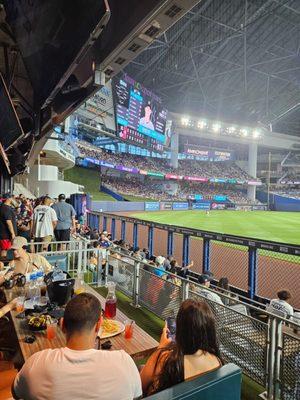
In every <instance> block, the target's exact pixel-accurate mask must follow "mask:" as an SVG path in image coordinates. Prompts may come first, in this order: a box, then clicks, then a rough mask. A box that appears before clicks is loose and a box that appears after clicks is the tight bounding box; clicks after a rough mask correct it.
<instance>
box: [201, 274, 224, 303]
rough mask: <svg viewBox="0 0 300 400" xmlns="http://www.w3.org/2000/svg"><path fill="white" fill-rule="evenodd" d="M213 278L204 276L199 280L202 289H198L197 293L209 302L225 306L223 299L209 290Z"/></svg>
mask: <svg viewBox="0 0 300 400" xmlns="http://www.w3.org/2000/svg"><path fill="white" fill-rule="evenodd" d="M211 280H212V278H211V277H210V276H208V275H205V274H202V275H200V276H199V278H198V282H199V283H200V285H201V287H198V288H197V293H199V294H200V295H201V296H204V297H205V298H207V299H208V300H212V301H215V302H216V303H219V304H223V302H222V300H221V297H220V296H219V295H217V293H215V292H213V291H210V290H207V288H209V287H210V282H211Z"/></svg>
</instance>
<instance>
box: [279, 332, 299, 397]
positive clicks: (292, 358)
mask: <svg viewBox="0 0 300 400" xmlns="http://www.w3.org/2000/svg"><path fill="white" fill-rule="evenodd" d="M280 382H281V385H280V389H281V399H282V400H298V399H300V339H299V337H298V338H297V337H295V336H293V335H290V334H287V333H284V334H283V338H282V356H281V371H280Z"/></svg>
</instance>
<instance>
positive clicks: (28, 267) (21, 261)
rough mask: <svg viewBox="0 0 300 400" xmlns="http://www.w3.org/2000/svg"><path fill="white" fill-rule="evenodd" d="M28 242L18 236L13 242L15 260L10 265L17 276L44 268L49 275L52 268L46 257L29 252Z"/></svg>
mask: <svg viewBox="0 0 300 400" xmlns="http://www.w3.org/2000/svg"><path fill="white" fill-rule="evenodd" d="M27 246H28V242H27V240H26V239H25V238H24V237H22V236H16V237H15V238H14V240H13V242H12V246H11V248H12V249H13V250H14V259H13V260H12V261H11V262H10V263H9V265H10V266H11V267H12V268H14V272H15V274H19V273H20V274H24V275H25V274H27V273H29V272H32V271H35V270H38V269H40V268H42V269H43V270H44V273H45V274H47V273H48V272H50V271H51V270H52V266H51V265H50V264H49V262H48V261H47V260H46V258H45V257H43V256H41V255H40V254H33V253H28V252H27Z"/></svg>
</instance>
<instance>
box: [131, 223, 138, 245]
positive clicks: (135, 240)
mask: <svg viewBox="0 0 300 400" xmlns="http://www.w3.org/2000/svg"><path fill="white" fill-rule="evenodd" d="M132 239H133V247H134V248H135V247H137V245H138V224H137V223H136V222H135V223H134V224H133V238H132Z"/></svg>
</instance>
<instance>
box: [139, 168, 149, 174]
mask: <svg viewBox="0 0 300 400" xmlns="http://www.w3.org/2000/svg"><path fill="white" fill-rule="evenodd" d="M140 174H141V175H148V171H145V170H144V169H140Z"/></svg>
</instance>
